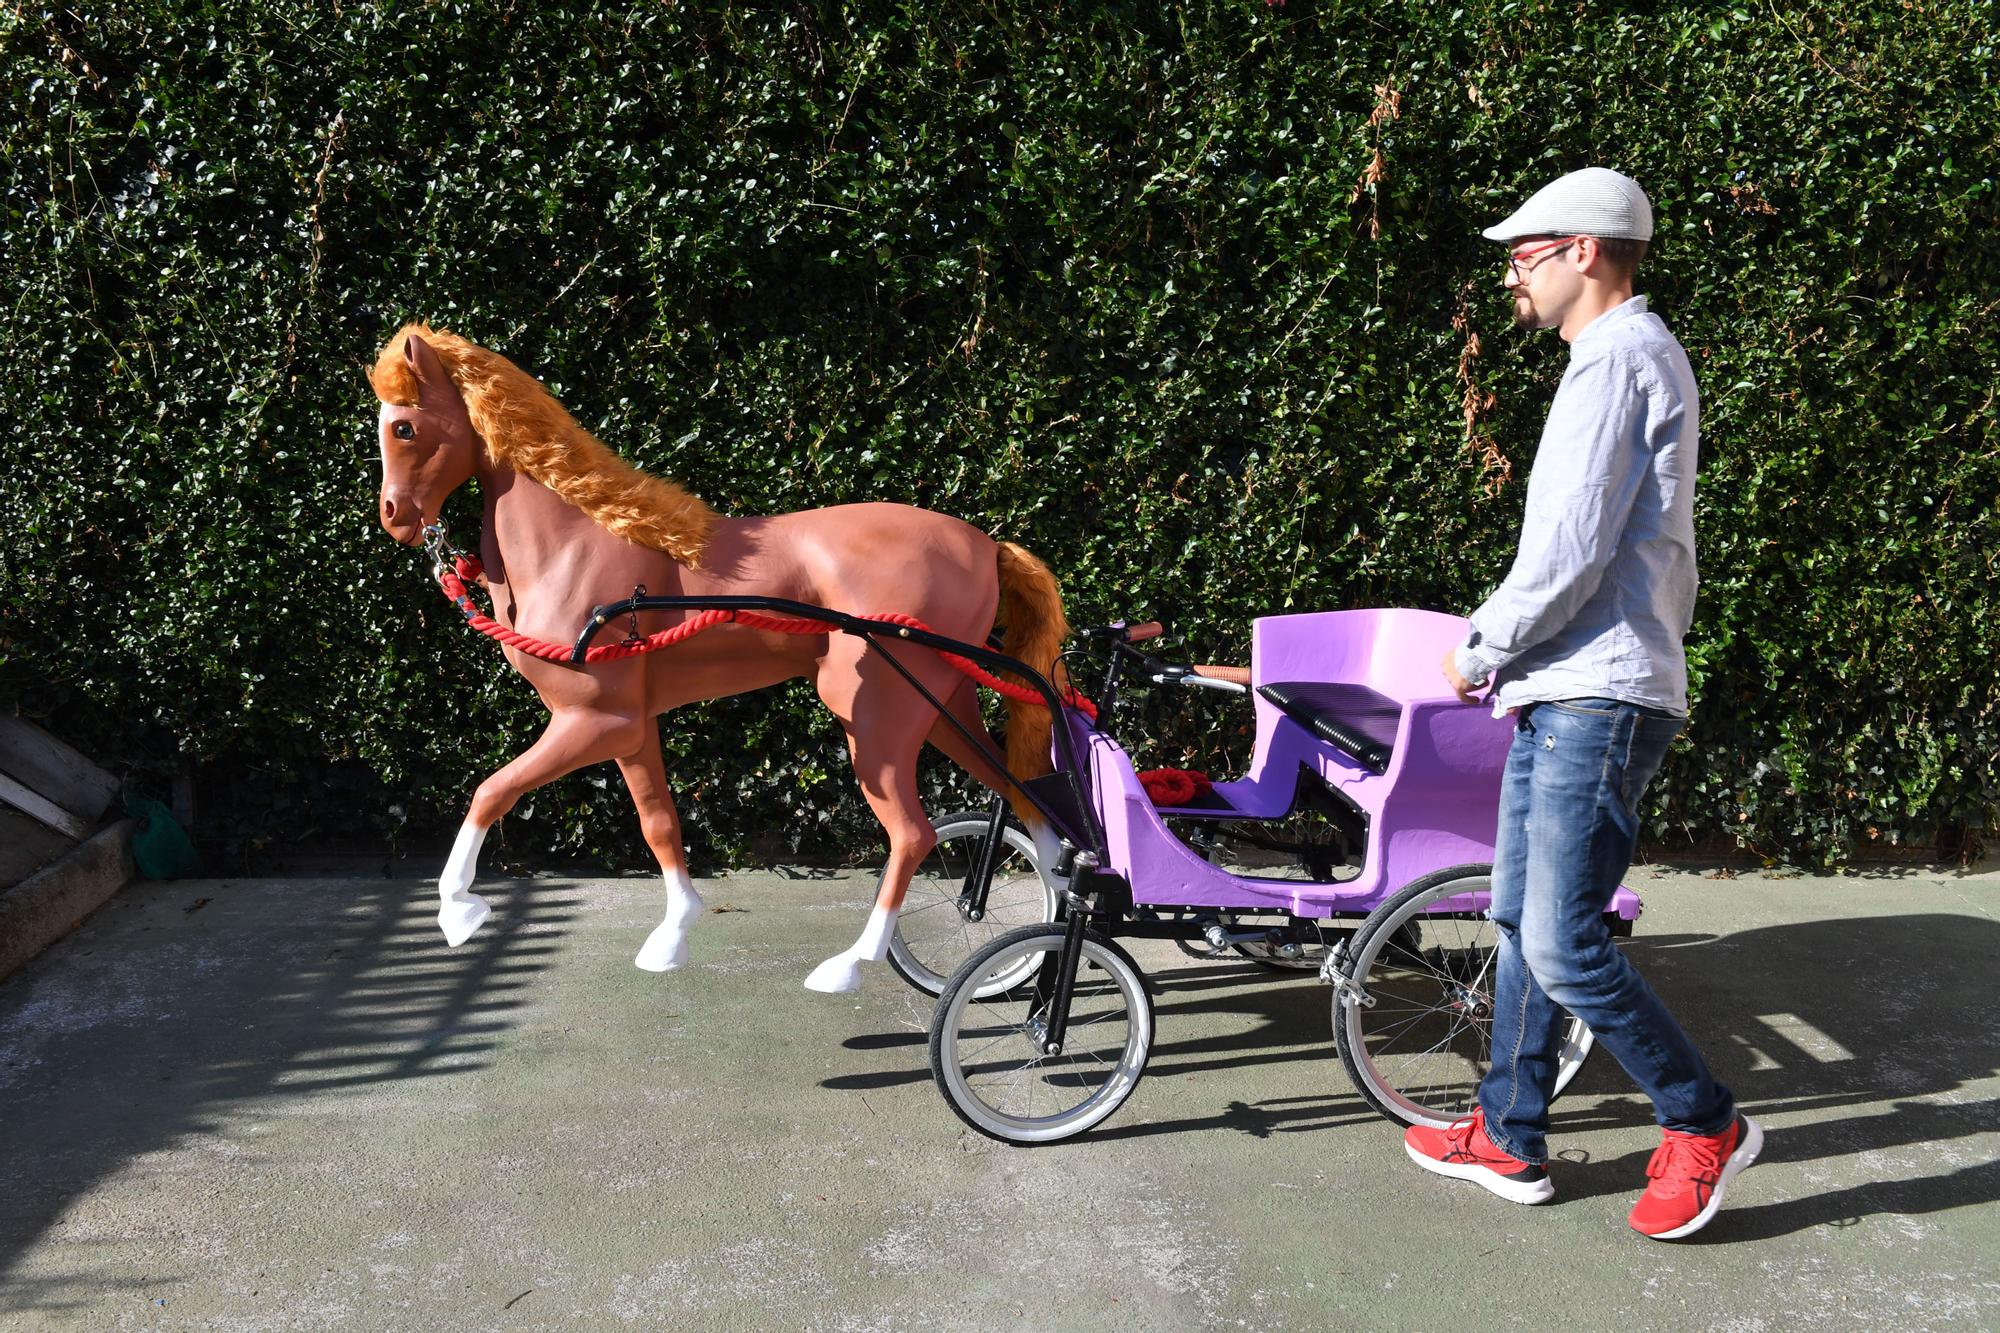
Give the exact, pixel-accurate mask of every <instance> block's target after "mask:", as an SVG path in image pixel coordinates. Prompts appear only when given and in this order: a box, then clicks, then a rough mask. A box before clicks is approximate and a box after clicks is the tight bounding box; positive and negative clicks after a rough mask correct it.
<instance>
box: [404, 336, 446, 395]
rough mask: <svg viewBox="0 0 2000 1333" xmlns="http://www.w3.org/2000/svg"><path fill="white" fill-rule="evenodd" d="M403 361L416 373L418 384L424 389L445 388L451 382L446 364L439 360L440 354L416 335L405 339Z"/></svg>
mask: <svg viewBox="0 0 2000 1333" xmlns="http://www.w3.org/2000/svg"><path fill="white" fill-rule="evenodd" d="M403 360H404V362H405V363H406V364H407V365H408V366H409V367H410V370H411V371H412V372H413V373H415V375H416V377H417V383H418V384H419V385H420V386H421V387H422V388H426V389H438V388H443V387H444V386H445V385H446V384H449V383H450V382H451V380H450V377H449V376H447V375H446V374H445V371H444V363H443V362H442V361H440V360H438V354H437V353H436V352H434V351H432V350H431V345H430V344H429V343H427V342H425V341H424V340H423V339H422V338H420V337H418V336H417V335H416V334H414V333H412V334H411V335H410V336H409V337H407V338H405V339H403Z"/></svg>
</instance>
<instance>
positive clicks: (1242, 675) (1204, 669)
mask: <svg viewBox="0 0 2000 1333" xmlns="http://www.w3.org/2000/svg"><path fill="white" fill-rule="evenodd" d="M1188 670H1189V671H1192V672H1194V674H1195V675H1197V676H1207V677H1208V678H1209V679H1210V680H1226V681H1228V682H1229V683H1230V684H1232V685H1248V684H1249V683H1250V668H1249V667H1237V666H1191V667H1189V668H1188Z"/></svg>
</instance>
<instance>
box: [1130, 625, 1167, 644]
mask: <svg viewBox="0 0 2000 1333" xmlns="http://www.w3.org/2000/svg"><path fill="white" fill-rule="evenodd" d="M1166 632H1167V627H1166V626H1165V625H1162V624H1161V623H1160V622H1159V621H1157V620H1147V621H1142V622H1140V623H1139V624H1137V625H1127V626H1126V627H1125V642H1127V643H1144V642H1146V640H1148V639H1157V638H1159V637H1160V636H1161V635H1162V634H1165V633H1166Z"/></svg>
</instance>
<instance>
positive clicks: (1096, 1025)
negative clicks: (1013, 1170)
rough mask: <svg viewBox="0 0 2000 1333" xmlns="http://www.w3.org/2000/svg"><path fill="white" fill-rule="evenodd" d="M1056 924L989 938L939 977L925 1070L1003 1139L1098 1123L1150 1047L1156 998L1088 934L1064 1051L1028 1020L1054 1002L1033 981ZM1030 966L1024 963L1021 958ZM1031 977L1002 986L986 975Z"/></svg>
mask: <svg viewBox="0 0 2000 1333" xmlns="http://www.w3.org/2000/svg"><path fill="white" fill-rule="evenodd" d="M1062 944H1063V927H1061V926H1058V925H1045V926H1024V927H1022V928H1021V929H1020V930H1015V931H1010V932H1009V933H1007V934H1005V935H1002V936H1001V937H1000V938H999V939H997V940H995V941H993V942H992V943H991V944H989V945H987V946H986V947H985V948H984V949H982V950H980V951H979V953H977V954H975V955H974V956H973V957H971V958H968V959H967V960H966V961H965V965H964V966H963V967H961V968H959V970H958V971H957V972H955V973H954V974H953V975H952V977H951V979H950V980H949V981H947V982H946V983H945V987H944V993H943V994H942V995H941V996H939V997H938V1004H937V1012H936V1014H935V1015H934V1016H933V1017H932V1019H931V1041H930V1057H931V1076H932V1077H933V1078H934V1079H935V1080H936V1081H937V1086H938V1091H939V1092H940V1093H942V1094H943V1095H944V1100H945V1104H946V1105H948V1106H950V1107H951V1109H952V1113H953V1114H954V1115H956V1116H957V1117H958V1118H959V1119H960V1120H963V1121H964V1122H965V1123H966V1124H968V1125H970V1126H972V1128H974V1129H976V1130H978V1131H979V1132H980V1133H981V1134H984V1135H986V1136H987V1137H988V1138H993V1139H999V1140H1001V1141H1002V1142H1004V1143H1017V1144H1023V1145H1027V1144H1038V1143H1057V1142H1060V1141H1061V1140H1063V1139H1067V1138H1073V1137H1074V1136H1076V1135H1078V1134H1081V1133H1083V1132H1084V1131H1085V1130H1087V1129H1090V1128H1091V1127H1092V1126H1094V1125H1097V1124H1099V1123H1101V1122H1102V1121H1103V1120H1104V1119H1105V1118H1106V1117H1107V1116H1109V1115H1111V1114H1112V1113H1113V1112H1114V1111H1116V1110H1117V1109H1118V1108H1119V1107H1120V1106H1122V1105H1124V1103H1125V1099H1126V1098H1127V1097H1129V1096H1131V1095H1132V1090H1133V1089H1134V1088H1135V1087H1137V1086H1138V1083H1139V1079H1140V1078H1141V1077H1142V1076H1143V1075H1144V1074H1145V1072H1146V1062H1147V1060H1149V1059H1150V1058H1151V1056H1152V1050H1153V1002H1152V999H1151V997H1150V996H1148V995H1147V993H1146V983H1145V978H1144V977H1143V976H1142V975H1141V974H1140V971H1139V965H1138V964H1137V963H1135V962H1133V961H1132V956H1131V955H1130V954H1128V953H1126V952H1125V950H1123V949H1121V948H1120V947H1118V945H1116V944H1114V943H1113V942H1112V941H1110V940H1108V939H1105V938H1104V937H1103V936H1101V935H1099V934H1097V933H1096V932H1095V931H1086V932H1085V934H1084V937H1083V958H1082V959H1081V960H1080V965H1079V966H1078V968H1077V974H1076V986H1075V990H1074V992H1073V994H1072V996H1071V1000H1070V1021H1069V1027H1068V1032H1067V1035H1066V1036H1065V1038H1064V1042H1063V1049H1062V1051H1061V1052H1060V1053H1057V1054H1053V1055H1050V1054H1046V1053H1044V1052H1043V1051H1042V1050H1041V1049H1040V1047H1039V1046H1038V1045H1037V1044H1036V1042H1035V1039H1034V1034H1033V1032H1032V1024H1033V1023H1034V1022H1035V1021H1037V1020H1038V1019H1039V1016H1040V1014H1041V1013H1042V1011H1043V1008H1044V1006H1045V1005H1046V1004H1047V1001H1048V999H1049V998H1050V997H1049V996H1047V995H1044V994H1042V993H1041V987H1040V985H1039V982H1038V978H1037V977H1036V975H1035V974H1036V973H1038V972H1039V971H1040V964H1041V961H1042V959H1043V958H1044V957H1045V956H1047V955H1050V954H1052V953H1057V952H1059V951H1060V950H1061V949H1062ZM1024 965H1025V966H1024ZM1023 970H1025V972H1026V973H1027V974H1028V975H1027V979H1026V980H1024V981H1023V982H1022V983H1021V984H1018V985H1015V986H1013V987H1011V988H1007V989H1001V988H999V987H997V986H995V985H994V984H993V982H992V978H994V977H996V976H1011V975H1015V974H1018V973H1021V972H1022V971H1023Z"/></svg>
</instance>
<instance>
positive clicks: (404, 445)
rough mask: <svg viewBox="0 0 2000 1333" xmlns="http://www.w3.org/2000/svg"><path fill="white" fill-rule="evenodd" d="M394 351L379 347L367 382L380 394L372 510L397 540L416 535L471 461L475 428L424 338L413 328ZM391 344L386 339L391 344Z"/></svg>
mask: <svg viewBox="0 0 2000 1333" xmlns="http://www.w3.org/2000/svg"><path fill="white" fill-rule="evenodd" d="M402 345H403V346H402V356H401V357H400V358H397V357H395V356H393V354H391V355H385V356H384V357H383V358H382V359H381V360H379V361H377V362H376V364H375V369H374V371H373V372H372V373H371V374H370V376H369V382H370V383H371V384H372V385H373V386H374V388H375V396H376V397H377V398H379V399H381V400H382V411H381V414H380V418H379V426H378V433H379V436H380V443H381V446H382V494H381V498H380V500H379V502H378V506H377V510H376V516H377V517H378V518H380V519H381V521H382V527H383V529H384V530H385V531H386V532H388V534H389V535H390V536H391V537H394V538H395V539H396V540H397V541H399V542H402V543H403V544H404V545H405V546H414V545H416V544H417V543H419V542H421V541H422V540H423V531H424V525H425V524H427V523H434V522H436V521H437V519H438V516H439V514H440V513H441V512H442V511H443V509H444V502H445V498H446V497H447V496H449V495H450V494H451V493H452V492H453V491H455V490H457V489H458V488H459V487H460V486H462V485H464V484H465V481H466V479H467V478H468V477H470V476H471V475H472V474H473V470H474V468H475V467H477V465H478V462H479V451H480V439H479V432H478V431H476V430H475V429H473V425H472V418H471V416H470V415H469V414H468V413H467V411H466V408H465V400H464V399H463V398H462V397H461V396H460V395H459V392H458V387H457V385H456V384H454V383H453V382H452V378H451V375H450V373H449V372H448V371H446V369H445V367H444V363H443V362H442V361H441V360H439V359H438V354H437V353H436V351H434V350H433V349H432V348H431V345H430V344H429V343H427V342H425V341H424V339H423V338H422V337H421V336H419V335H418V334H417V333H415V332H414V331H408V332H406V333H405V334H404V336H403V338H402ZM393 347H394V344H393V343H392V344H391V349H392V351H393Z"/></svg>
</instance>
